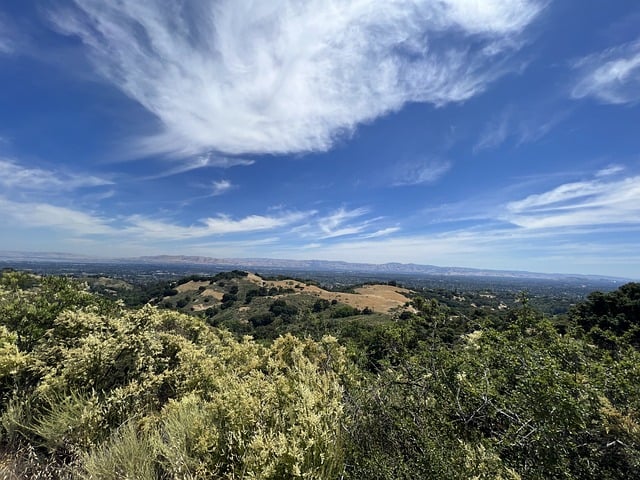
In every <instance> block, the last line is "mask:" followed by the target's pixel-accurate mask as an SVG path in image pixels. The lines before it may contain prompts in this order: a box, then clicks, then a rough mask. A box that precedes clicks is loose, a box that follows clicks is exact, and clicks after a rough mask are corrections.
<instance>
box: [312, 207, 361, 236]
mask: <svg viewBox="0 0 640 480" xmlns="http://www.w3.org/2000/svg"><path fill="white" fill-rule="evenodd" d="M367 213H369V211H368V210H367V209H366V208H356V209H354V210H347V209H345V208H340V209H338V210H336V211H335V212H334V213H332V214H331V215H328V216H326V217H323V218H321V219H320V220H319V221H318V226H319V227H320V231H321V234H320V238H323V239H326V238H334V237H342V236H344V235H353V234H356V233H360V232H362V231H363V230H364V229H365V228H366V226H367V225H368V224H369V223H370V222H362V223H359V224H356V225H345V222H347V221H348V220H352V219H354V218H358V217H361V216H363V215H366V214H367Z"/></svg>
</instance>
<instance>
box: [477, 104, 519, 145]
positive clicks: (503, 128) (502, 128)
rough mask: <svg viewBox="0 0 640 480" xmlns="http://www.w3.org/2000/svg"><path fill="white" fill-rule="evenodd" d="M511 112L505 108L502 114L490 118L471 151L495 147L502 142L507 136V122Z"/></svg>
mask: <svg viewBox="0 0 640 480" xmlns="http://www.w3.org/2000/svg"><path fill="white" fill-rule="evenodd" d="M510 117H511V113H510V111H509V110H505V111H504V112H502V114H501V115H500V116H499V117H497V118H494V119H492V120H491V121H490V122H489V123H488V124H487V125H486V127H485V129H484V131H483V132H482V134H481V135H480V138H479V139H478V141H477V142H476V144H475V145H474V147H473V151H474V152H477V151H479V150H485V149H488V148H496V147H498V146H500V145H502V144H503V143H504V141H505V140H506V139H507V137H508V136H509V133H510V132H509V122H510V121H511V118H510Z"/></svg>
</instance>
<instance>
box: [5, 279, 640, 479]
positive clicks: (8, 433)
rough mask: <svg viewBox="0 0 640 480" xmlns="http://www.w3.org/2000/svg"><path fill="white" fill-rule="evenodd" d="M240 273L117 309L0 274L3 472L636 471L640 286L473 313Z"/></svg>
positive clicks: (435, 475) (324, 475)
mask: <svg viewBox="0 0 640 480" xmlns="http://www.w3.org/2000/svg"><path fill="white" fill-rule="evenodd" d="M251 275H252V274H251ZM247 277H249V276H248V275H247V274H246V273H243V272H235V273H231V274H225V275H221V276H219V277H216V278H206V279H205V278H201V279H198V278H191V279H187V280H185V281H184V282H178V283H176V284H175V285H173V286H172V287H171V288H163V289H160V288H158V289H157V290H158V291H157V292H156V294H155V295H156V296H155V300H154V301H152V302H150V303H147V304H146V305H144V306H130V305H127V304H125V302H124V301H123V300H121V299H117V298H111V297H113V295H112V296H111V297H110V296H109V295H106V294H104V292H103V293H102V294H100V293H95V292H91V291H89V287H88V285H87V284H86V283H82V282H77V281H74V280H71V279H67V278H62V277H57V276H35V275H31V274H26V273H20V272H13V271H6V272H4V273H3V274H2V276H1V277H0V478H8V479H28V478H43V479H45V478H46V479H75V478H79V479H120V478H129V479H206V478H213V479H229V480H231V479H265V480H266V479H274V480H275V479H297V478H300V479H380V480H382V479H388V480H391V479H415V478H423V479H470V478H475V479H500V478H502V479H548V478H557V479H595V478H598V479H631V478H639V477H640V382H639V381H638V379H639V378H640V353H639V351H638V347H640V284H634V283H630V284H627V285H624V286H622V287H621V288H619V289H618V290H616V291H614V292H610V293H599V292H594V293H592V294H590V295H589V296H588V297H587V298H586V300H585V301H584V302H581V303H579V304H577V305H575V306H573V307H572V308H571V309H570V310H569V311H568V313H566V314H564V315H554V316H549V315H548V314H542V313H540V312H539V311H538V310H536V308H534V307H533V306H532V305H531V303H530V302H529V300H528V298H527V296H526V295H524V294H523V295H522V296H521V298H520V301H519V302H518V303H517V304H515V305H512V306H509V307H508V308H506V306H505V308H499V309H497V308H496V309H493V310H487V311H485V312H484V313H482V314H477V315H473V314H469V312H467V311H458V310H456V309H455V308H453V307H450V306H447V305H445V304H443V303H442V302H438V301H437V300H435V299H433V298H428V297H426V296H424V295H420V294H417V293H416V292H411V291H408V290H406V289H400V288H398V292H401V293H397V295H400V294H402V295H406V296H407V302H406V303H404V304H399V303H398V305H397V307H395V308H392V309H389V310H386V311H383V312H381V311H376V309H375V307H373V308H370V307H366V309H365V308H360V307H358V306H357V305H356V306H354V305H350V304H349V303H343V302H342V301H341V300H340V298H343V299H348V298H350V297H349V296H348V295H354V294H353V293H344V294H343V295H344V296H343V297H340V298H339V297H338V296H337V295H338V294H337V293H336V298H333V299H332V300H330V299H329V298H330V297H328V296H327V295H325V294H322V293H318V292H316V293H317V295H315V296H314V295H312V294H309V295H307V293H308V292H307V293H305V292H304V291H303V290H304V289H305V287H304V286H302V287H299V288H296V286H297V285H301V283H300V282H297V281H296V282H294V281H291V284H290V285H287V281H284V282H283V283H280V284H276V283H275V281H273V282H272V283H268V282H267V281H265V282H264V284H262V283H256V284H255V285H251V284H249V283H243V282H245V281H248V278H247ZM279 281H280V280H279ZM189 282H191V283H189ZM187 284H189V285H190V286H191V287H192V289H191V290H190V289H189V288H187V287H183V286H184V285H187ZM191 287H190V288H191ZM234 287H235V288H234ZM307 290H310V289H307ZM311 290H312V289H311ZM369 290H371V289H369ZM382 290H384V289H378V290H376V291H382ZM208 291H209V293H207V292H208ZM232 292H233V293H232ZM311 293H313V292H311ZM187 297H188V299H187ZM206 299H208V300H206ZM205 300H206V301H205ZM177 301H180V302H181V304H182V305H181V306H178V305H176V303H177ZM151 303H154V304H155V305H151ZM177 309H180V311H178V310H177ZM209 309H211V310H209Z"/></svg>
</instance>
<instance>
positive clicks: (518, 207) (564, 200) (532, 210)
mask: <svg viewBox="0 0 640 480" xmlns="http://www.w3.org/2000/svg"><path fill="white" fill-rule="evenodd" d="M507 211H508V214H507V216H506V219H507V220H508V221H510V222H511V223H513V224H515V225H518V226H520V227H524V228H529V229H540V228H566V227H575V226H602V225H614V224H640V177H639V176H636V177H629V178H624V179H621V180H614V181H609V182H607V181H604V180H593V181H585V182H575V183H567V184H564V185H560V186H559V187H556V188H554V189H552V190H549V191H547V192H544V193H540V194H535V195H530V196H528V197H526V198H524V199H522V200H518V201H515V202H511V203H509V204H508V205H507Z"/></svg>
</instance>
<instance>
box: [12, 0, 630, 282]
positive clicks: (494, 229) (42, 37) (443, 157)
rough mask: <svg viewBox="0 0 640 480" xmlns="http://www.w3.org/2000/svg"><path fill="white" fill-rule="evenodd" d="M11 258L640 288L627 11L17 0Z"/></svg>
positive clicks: (568, 3)
mask: <svg viewBox="0 0 640 480" xmlns="http://www.w3.org/2000/svg"><path fill="white" fill-rule="evenodd" d="M0 222H1V223H0V225H2V227H1V228H2V230H1V234H0V250H21V251H25V250H27V251H58V252H71V253H79V254H87V255H98V256H135V255H154V254H183V255H207V256H214V257H244V258H248V257H271V258H289V259H327V260H346V261H352V262H373V263H385V262H403V263H411V262H412V263H422V264H434V265H441V266H463V267H478V268H495V269H517V270H530V271H538V272H563V273H591V274H604V275H615V276H625V277H629V278H640V248H639V246H640V4H639V3H638V2H636V1H633V0H614V1H611V0H608V1H605V0H600V1H593V2H584V1H581V0H580V1H578V0H563V1H560V0H557V1H545V0H511V1H506V0H505V1H500V0H484V1H477V0H437V1H436V0H429V1H427V0H425V1H421V0H395V1H388V2H387V1H385V2H381V1H379V0H350V1H346V0H332V1H327V0H307V1H302V0H298V1H294V0H271V1H269V2H261V1H249V0H218V1H205V0H197V1H196V0H193V1H190V0H183V1H180V2H177V1H176V2H170V1H166V0H164V1H163V0H146V1H143V0H118V1H112V2H105V1H103V0H69V1H38V2H25V1H22V0H5V1H3V2H2V4H1V5H0Z"/></svg>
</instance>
